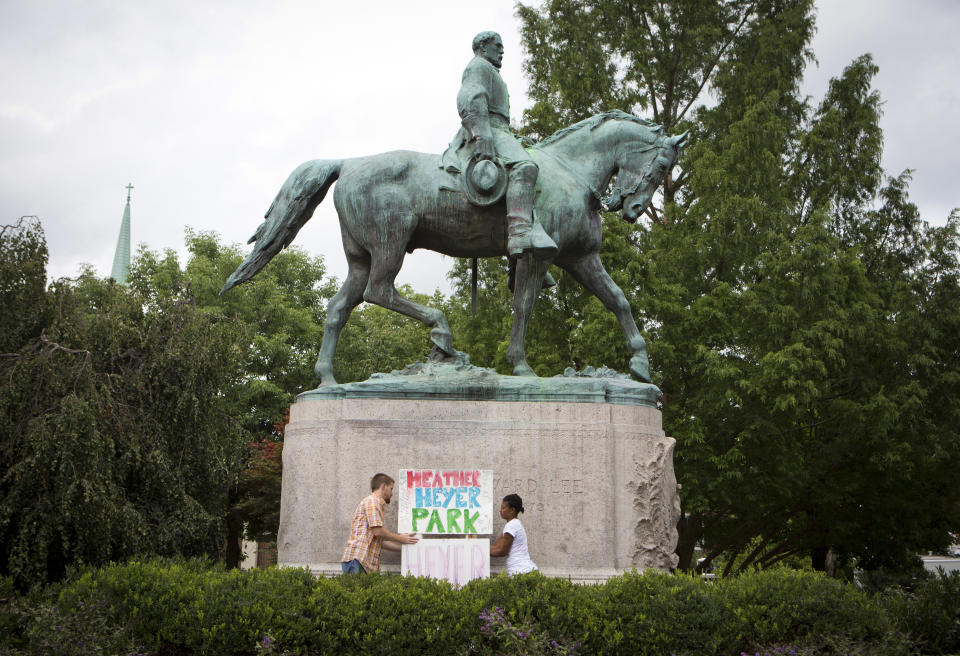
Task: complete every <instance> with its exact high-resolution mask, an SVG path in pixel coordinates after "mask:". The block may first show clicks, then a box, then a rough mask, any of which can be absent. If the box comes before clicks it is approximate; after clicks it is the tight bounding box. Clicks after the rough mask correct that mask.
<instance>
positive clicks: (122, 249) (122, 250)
mask: <svg viewBox="0 0 960 656" xmlns="http://www.w3.org/2000/svg"><path fill="white" fill-rule="evenodd" d="M132 190H133V185H132V184H128V185H127V206H126V207H125V208H123V220H122V221H121V222H120V236H119V237H118V238H117V251H116V253H114V255H113V271H112V272H111V273H110V277H111V278H113V279H114V280H116V281H117V282H118V283H120V284H121V285H126V284H127V275H128V274H129V273H130V192H131V191H132Z"/></svg>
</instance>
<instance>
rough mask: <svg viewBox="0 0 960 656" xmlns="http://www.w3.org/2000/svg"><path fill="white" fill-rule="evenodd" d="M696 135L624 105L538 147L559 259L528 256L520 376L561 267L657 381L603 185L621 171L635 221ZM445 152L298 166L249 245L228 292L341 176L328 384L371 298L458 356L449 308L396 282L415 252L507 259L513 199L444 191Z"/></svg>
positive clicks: (619, 186) (323, 372)
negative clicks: (345, 337) (608, 236)
mask: <svg viewBox="0 0 960 656" xmlns="http://www.w3.org/2000/svg"><path fill="white" fill-rule="evenodd" d="M685 138H686V133H684V134H682V135H679V136H674V137H671V136H669V135H667V134H666V132H665V131H664V129H663V128H662V127H660V126H657V125H654V124H652V123H650V122H648V121H645V120H643V119H639V118H637V117H636V116H633V115H631V114H627V113H626V112H621V111H618V110H614V111H609V112H604V113H602V114H597V115H596V116H593V117H591V118H588V119H586V120H583V121H580V122H579V123H576V124H575V125H572V126H570V127H567V128H564V129H562V130H560V131H558V132H557V133H556V134H554V135H552V136H550V137H549V138H547V139H545V140H544V141H543V142H542V143H540V144H539V145H537V146H535V147H533V148H531V149H530V153H531V155H532V156H533V159H534V161H536V163H537V164H538V165H539V167H540V175H539V179H538V185H539V187H540V189H539V193H538V195H537V198H536V204H535V206H536V216H537V220H538V221H539V222H540V223H541V224H542V225H543V228H544V229H545V230H546V231H547V233H548V234H549V235H550V236H551V237H552V238H553V240H554V241H555V242H556V244H557V246H558V252H557V254H556V256H555V258H554V259H553V260H538V259H535V258H534V257H533V256H532V255H530V254H524V255H523V256H522V257H520V258H519V259H518V263H517V270H516V278H515V280H516V283H515V290H514V301H513V311H514V316H513V329H512V331H511V334H510V346H509V349H508V351H507V357H508V359H509V361H510V363H511V364H512V365H513V373H514V375H520V376H534V375H536V374H534V372H533V369H531V368H530V366H529V365H528V364H527V361H526V354H525V347H524V338H525V336H526V332H527V323H528V322H529V320H530V317H531V315H532V314H533V307H534V303H535V302H536V299H537V295H538V294H539V292H540V288H541V283H542V281H543V279H544V276H545V274H546V272H547V269H548V268H549V266H550V265H551V264H556V265H557V266H559V267H561V268H562V269H564V270H566V271H568V272H570V274H571V275H573V277H574V278H575V279H576V280H577V281H579V282H580V284H581V285H583V286H584V287H585V288H586V289H588V290H589V291H590V292H592V293H593V294H594V295H595V296H596V297H597V298H599V299H600V301H601V302H603V304H604V305H605V306H606V307H607V308H608V309H609V310H610V311H611V312H613V313H614V314H615V315H616V316H617V319H618V320H619V321H620V325H621V326H622V328H623V331H624V333H625V334H626V338H627V344H628V346H629V347H630V350H631V352H632V358H631V360H630V371H631V373H632V374H633V375H634V377H636V378H637V379H639V380H641V381H645V382H649V380H650V373H649V363H648V361H647V352H646V343H645V342H644V340H643V337H641V336H640V331H639V329H638V328H637V324H636V322H635V321H634V319H633V315H632V313H631V310H630V304H629V303H628V302H627V299H626V297H624V295H623V292H622V291H621V290H620V288H619V287H617V285H616V283H614V282H613V280H612V279H611V278H610V276H609V275H608V274H607V272H606V270H605V269H604V268H603V264H602V263H601V262H600V256H599V250H600V240H601V231H600V225H601V223H600V215H599V214H598V210H600V209H601V208H602V206H603V200H602V198H601V195H600V191H601V190H604V189H606V188H607V186H608V184H609V182H610V180H611V179H612V178H613V176H614V174H616V175H617V179H616V183H615V185H614V191H615V193H614V194H613V197H612V199H613V203H612V204H611V205H612V206H611V207H610V208H609V209H621V210H622V216H623V218H624V220H626V221H629V222H631V223H633V222H635V221H636V220H637V218H638V217H639V216H640V214H642V213H643V212H644V210H646V208H647V206H648V205H649V204H650V201H651V199H652V198H653V195H654V193H655V191H656V190H657V188H658V187H659V186H660V184H661V183H662V181H663V179H664V177H665V176H666V175H667V173H668V172H669V171H670V169H671V168H672V167H673V165H674V163H675V162H676V160H677V157H678V155H679V150H680V146H681V145H682V143H683V141H684V139H685ZM440 173H441V171H440V169H439V168H438V156H437V155H430V154H424V153H415V152H409V151H395V152H390V153H383V154H380V155H372V156H369V157H359V158H356V159H345V160H312V161H309V162H306V163H304V164H301V165H300V166H299V167H297V169H296V170H294V171H293V173H291V174H290V177H289V178H287V181H286V182H285V183H284V185H283V187H282V188H281V189H280V191H279V193H278V194H277V197H276V198H275V199H274V201H273V203H272V204H271V205H270V209H268V210H267V213H266V215H265V216H266V219H265V220H264V222H263V223H262V224H260V226H259V227H258V228H257V231H256V233H254V235H253V237H251V238H250V242H249V243H253V242H256V245H255V246H254V248H253V251H251V253H250V255H249V256H247V258H246V260H244V262H243V263H242V264H241V265H240V266H239V267H238V268H237V270H236V271H234V272H233V274H232V275H231V276H230V278H229V279H228V280H227V282H226V284H225V285H224V286H223V290H222V291H221V293H223V292H225V291H227V290H228V289H230V288H231V287H233V286H234V285H237V284H239V283H241V282H244V281H246V280H249V279H250V278H252V277H253V276H254V275H255V274H256V273H257V272H258V271H260V269H262V268H263V266H264V265H266V263H267V262H269V261H270V260H271V259H272V258H273V257H274V256H275V255H276V254H277V253H279V252H280V251H281V250H282V249H283V248H285V247H286V246H288V245H289V244H290V242H292V241H293V238H294V237H295V236H296V234H297V232H298V231H299V230H300V228H301V227H303V224H305V223H306V222H307V221H308V220H309V219H310V217H311V216H312V215H313V212H314V210H315V209H316V207H317V205H319V204H320V202H321V201H322V200H323V198H324V196H325V195H326V193H327V190H328V189H329V188H330V185H332V184H333V183H334V182H335V181H336V180H338V179H339V184H337V187H336V189H335V190H334V193H333V202H334V205H335V206H336V208H337V213H338V214H339V216H340V231H341V235H342V238H343V249H344V252H345V253H346V257H347V263H348V266H349V271H348V273H347V277H346V280H345V281H344V283H343V286H342V287H341V288H340V291H338V292H337V294H336V296H334V297H333V299H332V300H331V301H330V303H329V305H328V307H327V319H326V325H325V329H324V333H323V341H322V343H321V345H320V355H319V357H318V358H317V365H316V369H315V371H316V373H317V376H318V377H319V378H320V381H321V382H320V384H321V385H329V384H335V383H336V381H335V380H334V377H333V356H334V352H335V351H336V348H337V340H338V339H339V337H340V331H341V329H342V328H343V326H344V324H346V322H347V319H348V318H349V316H350V313H351V312H352V311H353V308H355V307H356V306H357V305H359V304H360V302H361V301H366V302H368V303H375V304H377V305H380V306H383V307H385V308H389V309H391V310H395V311H397V312H400V313H402V314H405V315H407V316H410V317H414V318H415V319H419V320H420V321H422V322H423V323H425V324H426V325H428V326H430V327H432V330H431V331H430V340H431V341H432V342H433V343H434V344H435V345H436V346H437V348H439V349H440V350H441V351H443V352H444V353H445V354H448V355H454V354H455V351H454V349H453V339H452V335H451V333H450V326H449V324H448V323H447V319H446V317H444V315H443V313H442V312H441V311H440V310H437V309H435V308H431V307H427V306H424V305H420V304H418V303H414V302H413V301H410V300H408V299H406V298H404V297H403V296H401V295H400V294H399V292H397V289H396V287H395V286H394V280H395V278H396V276H397V273H398V272H399V271H400V267H401V265H402V264H403V258H404V255H405V253H408V252H412V251H413V250H414V249H417V248H427V249H430V250H434V251H438V252H440V253H444V254H446V255H452V256H454V257H500V256H503V255H506V227H505V214H506V211H505V207H504V203H503V201H501V202H499V203H496V204H494V205H491V206H489V207H477V206H474V205H472V204H470V202H469V201H468V200H467V198H466V197H465V196H464V195H463V194H461V193H457V192H452V191H445V190H440V189H439V185H438V175H439V174H440Z"/></svg>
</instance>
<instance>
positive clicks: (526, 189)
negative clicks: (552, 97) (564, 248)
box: [450, 31, 557, 259]
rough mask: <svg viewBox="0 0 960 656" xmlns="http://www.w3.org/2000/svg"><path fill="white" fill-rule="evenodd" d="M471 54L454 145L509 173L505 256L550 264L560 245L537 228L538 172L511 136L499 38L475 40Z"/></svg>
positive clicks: (482, 36) (485, 36)
mask: <svg viewBox="0 0 960 656" xmlns="http://www.w3.org/2000/svg"><path fill="white" fill-rule="evenodd" d="M473 52H474V55H475V56H474V58H473V59H472V60H470V63H469V64H467V67H466V69H465V70H464V71H463V81H462V83H461V86H460V92H459V93H458V94H457V111H458V112H459V113H460V119H461V124H462V126H463V127H462V128H461V129H460V131H459V132H458V133H457V137H456V138H455V139H454V142H453V143H451V144H450V145H451V147H452V148H453V149H456V150H457V151H459V152H461V153H463V152H464V150H463V148H464V147H465V146H466V152H468V153H470V155H471V156H472V157H474V158H478V159H488V160H493V159H494V158H496V159H497V160H499V163H500V164H502V165H503V167H504V168H505V169H506V172H507V183H506V201H507V253H508V255H509V256H510V257H511V258H515V257H517V256H519V255H521V254H523V253H526V252H532V253H533V254H534V257H537V258H539V259H547V258H549V257H552V256H553V255H554V254H556V252H557V245H556V244H555V243H554V241H553V240H552V239H551V238H550V236H549V235H548V234H547V233H546V232H545V231H544V230H543V228H542V227H541V226H540V225H539V224H535V223H534V216H533V201H534V194H535V186H536V182H537V174H538V173H539V167H538V166H537V164H536V162H534V161H533V159H531V157H530V155H529V154H528V153H527V151H525V150H524V149H523V146H522V145H520V142H519V141H518V140H517V138H516V137H515V136H513V133H512V132H510V97H509V94H508V93H507V85H506V83H505V82H504V81H503V78H502V77H501V76H500V65H501V63H502V62H503V41H502V40H501V38H500V35H499V34H497V33H496V32H489V31H487V32H480V34H478V35H477V36H475V37H474V38H473ZM465 169H466V167H464V170H465Z"/></svg>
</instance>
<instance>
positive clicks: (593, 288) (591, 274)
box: [561, 253, 650, 383]
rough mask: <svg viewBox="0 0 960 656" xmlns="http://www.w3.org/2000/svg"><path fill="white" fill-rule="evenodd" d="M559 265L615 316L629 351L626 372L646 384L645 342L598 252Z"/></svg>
mask: <svg viewBox="0 0 960 656" xmlns="http://www.w3.org/2000/svg"><path fill="white" fill-rule="evenodd" d="M561 266H562V267H563V268H564V269H566V270H567V271H569V272H570V273H572V274H573V277H574V278H576V279H577V281H578V282H579V283H580V284H581V285H583V286H584V288H585V289H586V290H587V291H589V292H591V293H592V294H593V295H594V296H596V297H597V298H598V299H600V302H601V303H603V304H604V305H605V306H606V308H607V309H608V310H610V311H611V312H613V313H614V315H616V317H617V320H618V321H619V322H620V327H621V328H623V332H624V334H625V335H626V336H627V346H629V347H630V352H631V353H632V354H633V356H632V357H631V358H630V373H632V374H633V376H634V377H635V378H637V379H638V380H641V381H643V382H645V383H649V382H650V363H649V361H648V360H647V343H646V342H645V341H644V339H643V337H642V336H641V335H640V329H639V328H637V322H636V321H634V319H633V312H632V311H631V309H630V303H629V302H627V297H626V296H624V295H623V290H621V289H620V288H619V287H618V286H617V283H615V282H613V279H612V278H611V277H610V274H608V273H607V270H606V269H604V268H603V262H601V261H600V255H599V254H597V253H591V254H589V255H585V256H584V257H582V258H580V259H579V260H576V261H575V262H573V263H564V264H562V265H561Z"/></svg>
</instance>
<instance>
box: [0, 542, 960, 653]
mask: <svg viewBox="0 0 960 656" xmlns="http://www.w3.org/2000/svg"><path fill="white" fill-rule="evenodd" d="M958 608H960V575H952V576H950V577H940V578H938V579H935V580H933V581H930V582H929V583H927V584H923V585H921V586H920V587H918V588H917V590H915V591H914V592H902V593H897V594H892V593H891V594H887V595H886V596H883V597H876V596H873V595H870V594H867V593H865V592H863V591H861V590H858V589H857V588H856V587H854V586H853V585H850V584H845V583H841V582H838V581H834V580H830V579H827V578H825V577H823V576H821V575H818V574H814V573H810V572H795V571H787V570H779V571H771V572H755V573H748V574H744V575H742V576H739V577H735V578H727V579H720V580H717V581H716V582H714V583H706V582H704V581H702V580H700V579H698V578H695V577H689V576H685V575H669V574H663V573H646V574H638V573H636V572H634V573H630V574H626V575H623V576H618V577H614V578H612V579H610V580H609V581H607V582H606V583H604V584H601V585H583V586H581V585H573V584H571V583H570V582H569V581H566V580H564V579H552V578H548V577H545V576H543V575H541V574H539V573H533V574H528V575H523V576H515V577H508V576H497V577H494V578H491V579H487V580H482V581H473V582H471V583H470V584H468V585H466V586H464V587H463V588H461V589H456V588H453V587H452V586H450V585H449V584H447V583H445V582H440V581H434V580H430V579H423V578H410V577H400V576H396V575H390V574H383V575H363V576H343V577H338V578H335V579H316V578H314V577H313V576H312V575H311V574H310V573H309V572H308V571H306V570H297V569H278V568H270V569H266V570H250V571H241V570H231V571H227V570H224V569H223V568H222V567H220V566H215V565H211V564H210V563H209V562H206V561H203V560H189V561H183V560H178V561H171V560H150V561H145V562H131V563H127V564H122V565H109V566H106V567H100V568H91V569H87V570H83V571H79V572H72V573H71V574H70V576H69V577H68V579H67V580H66V581H65V582H63V583H61V584H55V585H50V586H47V587H45V588H37V589H35V590H33V591H30V592H28V593H25V594H22V595H18V594H17V593H16V591H15V589H14V588H13V586H12V582H11V581H10V579H0V655H8V654H9V655H11V656H12V655H18V656H19V655H21V654H68V655H69V654H125V655H126V654H151V655H153V654H157V655H164V656H171V655H177V654H206V655H209V656H216V655H224V656H227V655H230V656H247V655H250V656H252V655H253V654H276V655H277V656H284V655H285V656H292V655H299V654H332V653H351V654H353V653H357V654H359V653H362V654H445V655H449V654H481V653H482V654H491V653H492V654H570V653H584V654H620V653H631V654H657V655H658V656H659V655H661V654H676V655H677V656H683V655H687V656H689V655H693V654H696V655H697V656H700V655H707V654H717V655H722V656H726V655H728V654H733V655H734V656H737V655H739V654H740V653H741V652H743V651H747V652H748V653H750V654H755V653H762V654H777V655H786V654H791V653H793V654H797V655H803V656H813V655H821V654H864V655H866V654H871V655H877V654H888V655H906V654H911V653H915V652H913V651H911V650H910V648H909V647H910V645H909V644H908V643H907V641H906V639H905V638H902V637H901V638H898V637H897V631H899V632H901V633H902V634H909V636H911V637H912V638H913V639H914V641H915V643H916V644H917V645H919V646H920V647H922V649H923V650H924V651H923V653H925V654H944V653H950V651H951V650H954V651H955V650H956V649H957V647H958V646H960V610H958ZM581 645H582V646H581Z"/></svg>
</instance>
